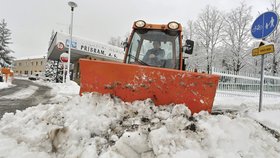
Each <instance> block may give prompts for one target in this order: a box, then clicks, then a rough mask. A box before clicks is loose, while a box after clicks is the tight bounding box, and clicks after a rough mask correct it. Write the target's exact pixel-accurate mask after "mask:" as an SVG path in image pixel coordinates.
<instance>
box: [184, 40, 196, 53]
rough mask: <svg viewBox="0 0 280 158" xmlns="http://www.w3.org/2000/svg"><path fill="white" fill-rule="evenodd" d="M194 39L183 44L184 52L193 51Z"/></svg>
mask: <svg viewBox="0 0 280 158" xmlns="http://www.w3.org/2000/svg"><path fill="white" fill-rule="evenodd" d="M193 47H194V41H192V40H186V44H185V45H184V46H183V52H185V53H187V54H192V53H193Z"/></svg>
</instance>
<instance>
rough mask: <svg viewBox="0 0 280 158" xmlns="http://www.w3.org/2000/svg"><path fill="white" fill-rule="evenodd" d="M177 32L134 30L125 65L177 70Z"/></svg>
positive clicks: (178, 50)
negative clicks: (170, 33)
mask: <svg viewBox="0 0 280 158" xmlns="http://www.w3.org/2000/svg"><path fill="white" fill-rule="evenodd" d="M179 48H180V46H179V32H178V33H177V34H176V35H174V34H172V35H169V34H167V33H165V32H163V31H161V30H145V31H143V30H136V31H135V32H134V34H133V37H132V40H131V43H130V47H129V50H128V57H127V61H126V62H127V63H132V64H142V65H148V66H155V67H163V68H172V69H178V68H179V53H180V49H179Z"/></svg>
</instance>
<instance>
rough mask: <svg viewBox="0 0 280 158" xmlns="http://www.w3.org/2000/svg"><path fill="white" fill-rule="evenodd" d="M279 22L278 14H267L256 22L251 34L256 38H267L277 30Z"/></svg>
mask: <svg viewBox="0 0 280 158" xmlns="http://www.w3.org/2000/svg"><path fill="white" fill-rule="evenodd" d="M278 22H279V19H278V15H277V13H275V12H273V11H268V12H265V13H263V14H261V15H260V16H259V17H258V18H257V19H256V20H255V21H254V23H253V25H252V28H251V33H252V35H253V37H255V38H266V37H267V36H269V35H270V34H271V33H272V32H273V31H274V30H275V29H276V28H277V25H278Z"/></svg>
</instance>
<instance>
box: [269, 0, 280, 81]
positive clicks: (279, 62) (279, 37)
mask: <svg viewBox="0 0 280 158" xmlns="http://www.w3.org/2000/svg"><path fill="white" fill-rule="evenodd" d="M269 10H271V11H275V12H276V13H278V15H280V2H279V1H277V0H271V8H270V9H269ZM266 40H268V41H269V42H272V43H274V44H275V52H274V53H272V54H267V55H266V56H267V57H266V59H265V63H267V64H266V65H265V70H266V72H267V73H270V74H272V75H273V76H276V75H279V74H280V27H279V25H278V27H277V29H276V30H275V31H274V32H273V33H272V34H271V35H270V36H269V37H268V38H267V39H266Z"/></svg>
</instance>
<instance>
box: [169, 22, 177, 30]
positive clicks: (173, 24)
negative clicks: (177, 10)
mask: <svg viewBox="0 0 280 158" xmlns="http://www.w3.org/2000/svg"><path fill="white" fill-rule="evenodd" d="M167 26H168V28H169V29H171V30H176V29H178V28H179V23H177V22H175V21H171V22H169V23H168V24H167Z"/></svg>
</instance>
